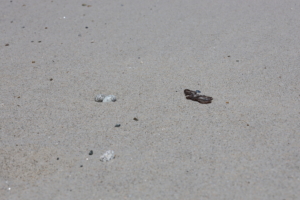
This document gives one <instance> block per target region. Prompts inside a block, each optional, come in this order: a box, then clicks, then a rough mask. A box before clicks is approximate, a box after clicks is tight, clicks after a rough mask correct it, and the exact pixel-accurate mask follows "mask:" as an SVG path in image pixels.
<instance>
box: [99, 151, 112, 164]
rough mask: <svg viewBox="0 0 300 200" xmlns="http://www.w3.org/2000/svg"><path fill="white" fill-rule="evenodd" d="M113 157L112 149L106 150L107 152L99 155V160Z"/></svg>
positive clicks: (104, 160)
mask: <svg viewBox="0 0 300 200" xmlns="http://www.w3.org/2000/svg"><path fill="white" fill-rule="evenodd" d="M114 158H115V152H114V151H112V150H108V151H107V152H105V153H104V154H103V155H102V156H101V157H100V161H101V162H107V161H110V160H112V159H114Z"/></svg>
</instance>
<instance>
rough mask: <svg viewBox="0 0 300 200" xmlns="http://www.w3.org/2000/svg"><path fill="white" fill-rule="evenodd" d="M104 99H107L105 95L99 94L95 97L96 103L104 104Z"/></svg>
mask: <svg viewBox="0 0 300 200" xmlns="http://www.w3.org/2000/svg"><path fill="white" fill-rule="evenodd" d="M104 98H105V95H104V94H98V95H97V96H96V97H95V101H96V102H102V101H103V99H104Z"/></svg>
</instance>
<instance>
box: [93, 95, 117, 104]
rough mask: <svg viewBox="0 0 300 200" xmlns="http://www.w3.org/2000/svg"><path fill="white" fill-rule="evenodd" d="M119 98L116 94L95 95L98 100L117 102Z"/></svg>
mask: <svg viewBox="0 0 300 200" xmlns="http://www.w3.org/2000/svg"><path fill="white" fill-rule="evenodd" d="M116 100H117V98H116V97H115V96H114V95H107V96H105V95H104V94H98V95H97V96H96V97H95V101H96V102H115V101H116Z"/></svg>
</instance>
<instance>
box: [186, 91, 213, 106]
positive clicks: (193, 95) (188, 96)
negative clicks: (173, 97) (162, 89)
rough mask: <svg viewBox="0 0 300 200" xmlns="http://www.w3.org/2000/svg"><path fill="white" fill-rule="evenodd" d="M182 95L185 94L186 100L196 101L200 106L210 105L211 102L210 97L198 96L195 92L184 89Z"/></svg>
mask: <svg viewBox="0 0 300 200" xmlns="http://www.w3.org/2000/svg"><path fill="white" fill-rule="evenodd" d="M184 94H185V97H186V99H190V100H193V101H198V102H199V103H202V104H208V103H211V101H212V100H213V98H212V97H208V96H205V95H199V94H197V92H196V91H193V90H189V89H185V90H184Z"/></svg>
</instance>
